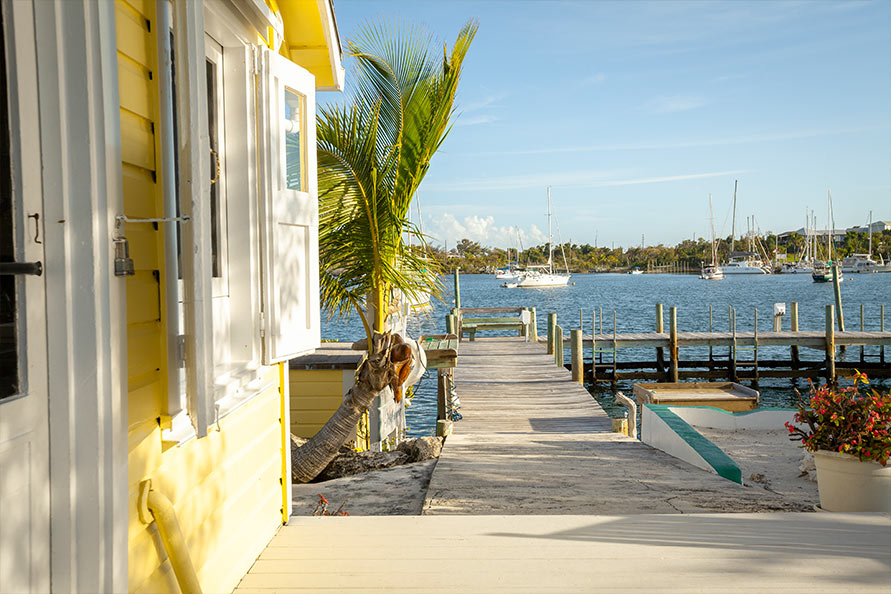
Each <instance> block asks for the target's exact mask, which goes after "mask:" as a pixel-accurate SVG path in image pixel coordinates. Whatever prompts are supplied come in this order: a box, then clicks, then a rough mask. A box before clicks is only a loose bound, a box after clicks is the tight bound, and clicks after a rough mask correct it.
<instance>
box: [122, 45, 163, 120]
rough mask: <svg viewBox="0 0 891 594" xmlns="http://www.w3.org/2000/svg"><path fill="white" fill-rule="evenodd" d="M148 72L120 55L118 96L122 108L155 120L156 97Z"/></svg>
mask: <svg viewBox="0 0 891 594" xmlns="http://www.w3.org/2000/svg"><path fill="white" fill-rule="evenodd" d="M148 75H149V73H148V70H146V69H145V67H144V66H141V65H140V64H137V63H136V62H134V61H133V60H131V59H130V58H128V57H127V56H122V55H118V94H119V95H120V101H121V107H123V108H124V109H126V110H128V111H131V112H133V113H135V114H136V115H139V116H142V117H144V118H145V119H147V120H154V116H155V113H154V111H155V110H154V97H153V96H152V86H151V81H150V80H149V77H148Z"/></svg>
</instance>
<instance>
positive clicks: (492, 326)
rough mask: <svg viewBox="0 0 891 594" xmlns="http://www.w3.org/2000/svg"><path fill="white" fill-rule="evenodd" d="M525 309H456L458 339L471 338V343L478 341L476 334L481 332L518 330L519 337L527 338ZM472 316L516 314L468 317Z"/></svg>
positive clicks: (453, 311)
mask: <svg viewBox="0 0 891 594" xmlns="http://www.w3.org/2000/svg"><path fill="white" fill-rule="evenodd" d="M524 311H526V308H523V307H475V308H470V307H466V308H461V309H458V308H455V309H453V310H452V313H453V314H455V315H456V316H457V319H458V331H457V334H458V337H459V339H463V338H464V335H465V334H467V335H468V336H470V340H471V342H472V341H474V340H476V333H477V332H478V331H480V330H516V331H517V335H518V336H526V332H527V329H528V328H527V326H528V314H527V319H524V318H523V312H524ZM468 314H470V315H477V316H479V315H480V314H514V315H513V316H499V317H496V316H494V315H484V316H482V317H468Z"/></svg>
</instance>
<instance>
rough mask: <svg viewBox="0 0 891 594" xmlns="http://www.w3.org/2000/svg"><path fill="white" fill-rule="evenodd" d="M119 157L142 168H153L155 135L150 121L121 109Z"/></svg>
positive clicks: (152, 169) (151, 169)
mask: <svg viewBox="0 0 891 594" xmlns="http://www.w3.org/2000/svg"><path fill="white" fill-rule="evenodd" d="M121 157H122V160H123V161H124V163H130V164H131V165H136V166H137V167H142V168H143V169H148V170H150V171H154V169H155V136H154V134H153V133H152V126H151V122H149V121H148V120H146V119H145V118H143V117H140V116H138V115H136V114H135V113H132V112H129V111H127V110H126V109H122V110H121Z"/></svg>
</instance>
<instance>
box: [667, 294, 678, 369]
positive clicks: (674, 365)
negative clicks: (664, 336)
mask: <svg viewBox="0 0 891 594" xmlns="http://www.w3.org/2000/svg"><path fill="white" fill-rule="evenodd" d="M668 311H669V314H668V315H669V319H668V324H669V326H668V332H669V334H668V351H669V355H670V356H671V375H670V378H669V379H670V380H671V381H672V382H676V381H678V309H677V308H676V307H674V306H672V307H671V308H670V309H669V310H668Z"/></svg>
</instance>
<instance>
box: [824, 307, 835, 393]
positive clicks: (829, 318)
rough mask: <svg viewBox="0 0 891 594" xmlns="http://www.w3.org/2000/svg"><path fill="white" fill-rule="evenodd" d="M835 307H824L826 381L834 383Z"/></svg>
mask: <svg viewBox="0 0 891 594" xmlns="http://www.w3.org/2000/svg"><path fill="white" fill-rule="evenodd" d="M834 309H835V307H834V306H832V305H827V306H826V380H827V381H828V382H829V383H835V320H834V317H835V313H834V311H833V310H834Z"/></svg>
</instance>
